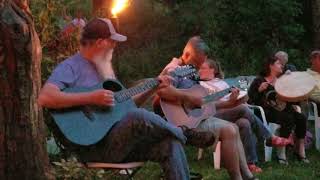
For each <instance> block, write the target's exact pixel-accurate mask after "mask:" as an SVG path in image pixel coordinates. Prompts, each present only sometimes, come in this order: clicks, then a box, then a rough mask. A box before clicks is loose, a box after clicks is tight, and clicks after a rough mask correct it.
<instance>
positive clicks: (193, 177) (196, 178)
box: [160, 171, 203, 180]
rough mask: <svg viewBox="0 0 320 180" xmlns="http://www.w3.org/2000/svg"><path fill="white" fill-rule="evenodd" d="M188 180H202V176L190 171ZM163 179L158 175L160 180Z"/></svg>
mask: <svg viewBox="0 0 320 180" xmlns="http://www.w3.org/2000/svg"><path fill="white" fill-rule="evenodd" d="M189 176H190V180H202V179H203V176H202V175H201V174H200V173H196V172H192V171H190V174H189ZM164 179H165V177H164V175H163V174H161V175H160V180H164Z"/></svg>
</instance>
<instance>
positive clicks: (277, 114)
mask: <svg viewBox="0 0 320 180" xmlns="http://www.w3.org/2000/svg"><path fill="white" fill-rule="evenodd" d="M264 110H265V114H266V118H267V120H268V122H273V123H277V124H280V126H281V127H280V136H281V137H289V135H290V133H291V131H292V130H293V129H294V132H295V135H296V137H297V138H298V139H303V138H304V137H305V135H306V130H307V118H306V117H305V116H304V115H303V114H301V113H298V112H296V111H295V110H293V108H291V107H290V108H286V109H284V110H283V111H277V110H275V109H273V108H264Z"/></svg>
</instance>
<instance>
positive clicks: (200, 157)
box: [197, 148, 203, 160]
mask: <svg viewBox="0 0 320 180" xmlns="http://www.w3.org/2000/svg"><path fill="white" fill-rule="evenodd" d="M202 154H203V149H202V148H199V149H198V157H197V160H200V159H202Z"/></svg>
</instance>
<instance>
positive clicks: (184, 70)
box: [171, 65, 200, 80]
mask: <svg viewBox="0 0 320 180" xmlns="http://www.w3.org/2000/svg"><path fill="white" fill-rule="evenodd" d="M171 76H173V77H182V78H183V77H187V78H190V79H193V80H199V79H200V77H199V74H198V71H197V69H196V68H195V67H194V66H193V65H184V66H179V67H177V68H176V69H175V70H174V71H173V72H172V73H171Z"/></svg>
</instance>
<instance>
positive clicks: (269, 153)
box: [264, 123, 280, 162]
mask: <svg viewBox="0 0 320 180" xmlns="http://www.w3.org/2000/svg"><path fill="white" fill-rule="evenodd" d="M268 128H269V131H270V132H271V134H275V133H276V131H277V130H278V129H279V128H280V125H279V124H275V123H269V125H268ZM271 157H272V147H268V146H266V142H264V158H265V161H266V162H268V161H271Z"/></svg>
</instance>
